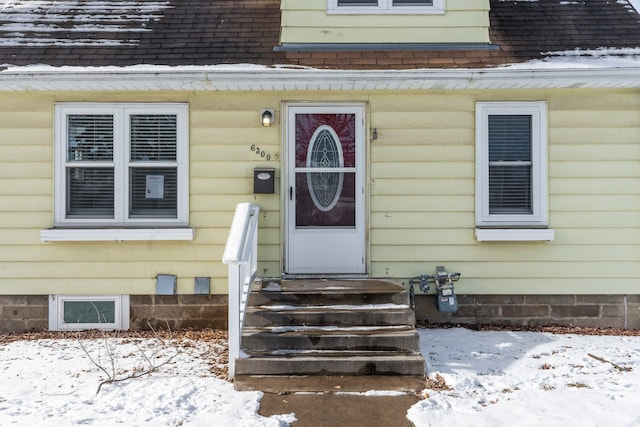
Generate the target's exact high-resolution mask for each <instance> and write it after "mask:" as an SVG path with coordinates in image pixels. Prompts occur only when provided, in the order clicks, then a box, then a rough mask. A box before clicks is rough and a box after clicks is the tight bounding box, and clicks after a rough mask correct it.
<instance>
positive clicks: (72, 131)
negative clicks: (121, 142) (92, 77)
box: [66, 114, 114, 218]
mask: <svg viewBox="0 0 640 427" xmlns="http://www.w3.org/2000/svg"><path fill="white" fill-rule="evenodd" d="M113 126H114V125H113V116H112V115H109V114H103V115H88V114H77V115H69V116H67V156H66V157H67V164H66V176H67V179H66V186H67V206H66V208H67V216H69V217H76V218H82V217H89V218H113V209H114V166H113Z"/></svg>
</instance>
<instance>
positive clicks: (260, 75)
mask: <svg viewBox="0 0 640 427" xmlns="http://www.w3.org/2000/svg"><path fill="white" fill-rule="evenodd" d="M96 70H97V71H96ZM152 70H155V71H152ZM639 76H640V67H629V68H574V69H571V68H560V69H520V68H519V69H509V68H495V69H459V70H386V71H379V70H363V71H343V70H315V69H303V70H300V69H295V70H292V69H274V68H266V67H265V68H257V69H255V68H254V69H247V68H246V67H245V68H242V67H235V68H234V67H233V66H231V67H229V68H223V69H222V70H217V69H216V68H215V67H210V68H206V67H203V68H200V69H198V68H195V69H194V68H189V69H180V67H176V68H168V67H167V68H164V67H158V68H157V69H156V68H151V69H143V70H140V69H132V68H121V69H115V70H114V69H113V68H109V69H108V70H101V69H100V68H95V69H93V70H88V69H83V68H74V67H65V68H60V69H56V68H51V67H48V68H43V69H32V68H29V67H15V68H10V69H8V70H5V71H3V72H0V92H10V91H43V92H51V91H68V90H69V91H139V90H143V91H154V90H157V91H161V90H162V91H282V90H285V91H289V90H292V91H300V90H302V91H304V90H313V91H317V90H340V91H343V90H463V89H547V88H640V78H639Z"/></svg>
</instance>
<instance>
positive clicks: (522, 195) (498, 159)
mask: <svg viewBox="0 0 640 427" xmlns="http://www.w3.org/2000/svg"><path fill="white" fill-rule="evenodd" d="M488 123H489V213H490V214H531V213H532V212H533V210H532V208H533V199H532V160H531V159H532V156H531V144H532V140H531V135H532V131H531V116H530V115H490V116H489V122H488Z"/></svg>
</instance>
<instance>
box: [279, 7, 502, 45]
mask: <svg viewBox="0 0 640 427" xmlns="http://www.w3.org/2000/svg"><path fill="white" fill-rule="evenodd" d="M445 9H446V10H445V13H444V14H400V15H399V14H327V0H288V1H283V2H282V31H281V36H280V42H281V43H489V42H490V40H489V2H488V0H446V1H445Z"/></svg>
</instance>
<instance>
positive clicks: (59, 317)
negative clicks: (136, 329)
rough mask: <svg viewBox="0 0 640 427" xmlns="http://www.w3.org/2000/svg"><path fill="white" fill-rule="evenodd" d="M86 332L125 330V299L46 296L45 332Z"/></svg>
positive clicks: (127, 306)
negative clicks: (46, 329) (47, 330)
mask: <svg viewBox="0 0 640 427" xmlns="http://www.w3.org/2000/svg"><path fill="white" fill-rule="evenodd" d="M87 329H105V330H127V329H129V296H128V295H110V296H69V295H51V296H50V298H49V330H51V331H67V330H76V331H77V330H87Z"/></svg>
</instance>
